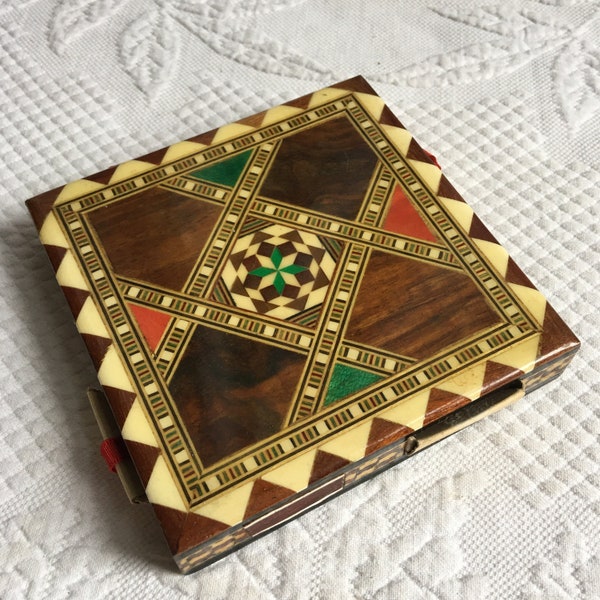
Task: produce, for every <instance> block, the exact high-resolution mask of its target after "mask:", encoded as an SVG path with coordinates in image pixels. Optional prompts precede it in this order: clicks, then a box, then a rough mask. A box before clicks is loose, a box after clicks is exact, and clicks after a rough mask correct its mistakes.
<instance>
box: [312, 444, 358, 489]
mask: <svg viewBox="0 0 600 600" xmlns="http://www.w3.org/2000/svg"><path fill="white" fill-rule="evenodd" d="M349 464H350V461H349V460H346V459H345V458H342V457H341V456H337V455H336V454H330V453H329V452H324V451H323V450H317V454H316V456H315V462H314V463H313V468H312V471H311V474H310V480H309V483H313V482H315V481H319V479H323V477H326V476H327V475H330V474H331V473H333V472H334V471H337V470H338V469H341V468H342V467H345V466H346V465H349Z"/></svg>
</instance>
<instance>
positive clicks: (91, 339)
mask: <svg viewBox="0 0 600 600" xmlns="http://www.w3.org/2000/svg"><path fill="white" fill-rule="evenodd" d="M81 337H82V338H83V341H84V342H85V345H86V347H87V349H88V352H89V354H90V357H91V358H92V362H93V363H94V367H96V371H99V370H100V365H101V364H102V360H103V359H104V355H105V354H106V351H107V350H108V348H109V346H110V345H111V344H112V342H111V341H110V340H109V339H108V338H105V337H100V336H99V335H92V334H91V333H82V334H81Z"/></svg>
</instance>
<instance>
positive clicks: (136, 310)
mask: <svg viewBox="0 0 600 600" xmlns="http://www.w3.org/2000/svg"><path fill="white" fill-rule="evenodd" d="M127 306H128V307H129V310H130V311H131V314H132V315H133V316H134V317H135V320H136V321H137V323H138V325H139V328H140V330H141V332H142V333H143V334H144V337H145V338H146V341H147V342H148V346H150V350H152V352H154V350H156V347H157V346H158V343H159V342H160V339H161V338H162V336H163V333H164V332H165V329H166V328H167V325H168V324H169V321H170V320H171V317H170V316H169V315H167V314H165V313H163V312H160V311H158V310H154V309H152V308H146V307H145V306H138V305H137V304H127Z"/></svg>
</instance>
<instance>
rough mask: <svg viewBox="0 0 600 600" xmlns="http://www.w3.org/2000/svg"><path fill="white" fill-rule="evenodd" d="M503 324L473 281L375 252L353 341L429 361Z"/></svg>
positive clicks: (355, 318) (352, 327) (353, 322)
mask: <svg viewBox="0 0 600 600" xmlns="http://www.w3.org/2000/svg"><path fill="white" fill-rule="evenodd" d="M499 321H500V318H499V317H498V315H497V314H496V312H495V311H494V310H493V309H492V308H491V306H489V305H488V304H487V303H486V301H485V299H484V298H483V296H482V295H481V292H480V291H479V290H478V289H477V287H476V286H475V284H474V283H473V282H472V281H471V279H470V278H469V277H468V276H466V275H463V274H462V273H457V272H456V271H452V270H450V269H444V268H442V267H436V266H433V265H428V264H425V263H422V262H418V261H415V260H411V259H407V258H403V257H401V256H392V255H389V254H386V253H384V252H379V251H375V252H373V254H372V255H371V258H370V259H369V263H368V265H367V268H366V272H365V275H364V277H363V280H362V281H361V284H360V289H359V292H358V296H357V300H356V304H355V307H354V311H353V312H352V318H351V320H350V325H349V327H348V331H347V337H348V339H350V340H353V341H356V342H361V343H364V344H369V345H371V346H375V347H379V348H384V349H385V350H389V351H391V352H395V353H397V354H402V355H404V356H412V357H414V358H427V357H429V356H431V355H433V354H435V353H436V352H439V351H440V350H441V349H442V348H444V347H446V346H448V345H450V344H453V343H455V342H456V341H458V340H461V339H463V338H465V337H467V336H469V335H472V334H474V333H475V332H477V331H480V330H481V329H484V328H486V327H489V326H491V325H493V324H494V323H497V322H499Z"/></svg>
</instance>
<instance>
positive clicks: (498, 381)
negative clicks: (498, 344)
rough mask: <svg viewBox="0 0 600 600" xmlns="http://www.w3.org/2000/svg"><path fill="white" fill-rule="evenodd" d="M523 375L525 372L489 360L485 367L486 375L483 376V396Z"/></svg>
mask: <svg viewBox="0 0 600 600" xmlns="http://www.w3.org/2000/svg"><path fill="white" fill-rule="evenodd" d="M521 375H523V371H521V370H520V369H515V368H514V367H509V366H508V365H503V364H502V363H497V362H494V361H493V360H488V361H487V364H486V365H485V374H484V376H483V386H482V388H481V395H482V396H483V395H484V394H487V393H488V392H491V391H492V389H498V388H500V387H502V386H503V385H506V384H507V383H510V382H511V381H514V380H515V379H518V378H519V377H521Z"/></svg>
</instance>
